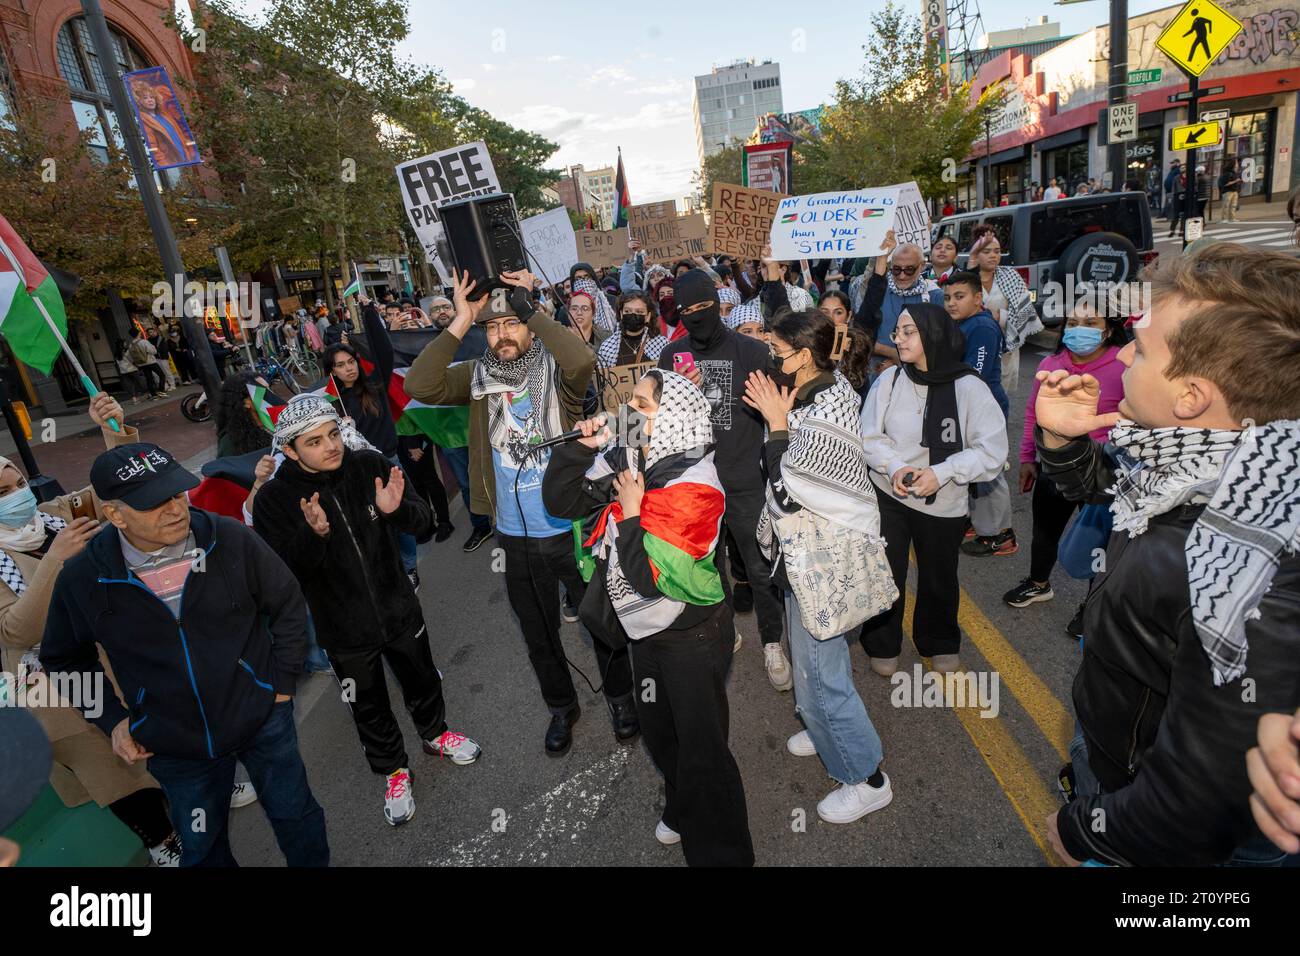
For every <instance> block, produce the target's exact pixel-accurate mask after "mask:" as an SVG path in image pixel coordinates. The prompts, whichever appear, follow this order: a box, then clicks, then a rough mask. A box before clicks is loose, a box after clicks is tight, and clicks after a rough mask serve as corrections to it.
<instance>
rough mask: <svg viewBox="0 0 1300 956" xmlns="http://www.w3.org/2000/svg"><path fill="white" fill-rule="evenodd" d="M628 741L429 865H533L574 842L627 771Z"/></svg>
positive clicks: (543, 861) (505, 808) (629, 749)
mask: <svg viewBox="0 0 1300 956" xmlns="http://www.w3.org/2000/svg"><path fill="white" fill-rule="evenodd" d="M631 753H632V748H631V747H619V748H618V749H617V750H615V751H614V752H613V753H611V754H610V755H609V756H607V757H605V758H604V759H603V760H600V761H598V762H597V763H596V764H594V765H593V766H591V767H588V768H587V769H586V770H583V771H581V772H579V773H576V774H574V775H573V776H572V777H570V778H569V779H568V780H566V781H564V782H563V783H562V784H560V785H559V786H557V787H555V788H553V789H552V790H549V791H547V792H546V793H544V794H542V795H541V796H540V797H539V798H538V799H536V800H534V801H533V802H532V803H530V804H528V805H527V806H526V807H524V808H523V809H522V810H514V811H512V810H511V809H510V808H509V807H502V809H503V810H505V812H506V825H505V830H504V831H503V832H496V831H494V830H493V829H492V826H491V823H489V825H488V829H487V832H485V833H482V834H480V835H478V836H476V837H471V838H470V839H468V840H464V841H462V842H461V843H458V844H457V845H456V846H454V847H452V848H451V849H450V850H448V851H447V853H446V854H445V855H444V856H443V857H442V858H441V859H439V860H431V861H430V863H429V865H430V866H489V865H492V866H502V865H504V866H533V865H537V864H541V863H545V862H547V857H548V856H549V855H550V852H551V850H553V849H555V848H558V847H567V846H572V845H573V844H574V843H576V842H577V840H578V837H579V835H580V834H581V833H582V832H583V831H584V830H586V829H587V827H589V826H590V825H591V823H592V821H594V820H595V819H596V814H597V813H598V812H599V811H600V808H601V805H602V804H603V803H604V802H605V799H606V798H607V797H608V796H609V794H610V792H611V791H612V790H613V788H614V785H615V784H616V783H618V781H619V780H620V779H622V777H623V775H624V774H625V773H626V772H627V762H628V757H629V755H630V754H631Z"/></svg>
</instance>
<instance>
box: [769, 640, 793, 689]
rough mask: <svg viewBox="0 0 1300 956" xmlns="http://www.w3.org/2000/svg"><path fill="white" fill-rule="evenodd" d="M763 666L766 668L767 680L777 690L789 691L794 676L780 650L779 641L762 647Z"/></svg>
mask: <svg viewBox="0 0 1300 956" xmlns="http://www.w3.org/2000/svg"><path fill="white" fill-rule="evenodd" d="M763 666H764V667H766V668H767V679H768V680H770V681H771V682H772V686H773V687H775V688H776V689H777V690H789V689H790V688H791V687H793V686H794V674H793V673H792V672H791V670H790V662H789V661H788V660H786V658H785V651H783V650H781V642H780V641H776V642H774V643H772V644H764V645H763Z"/></svg>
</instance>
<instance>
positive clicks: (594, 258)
mask: <svg viewBox="0 0 1300 956" xmlns="http://www.w3.org/2000/svg"><path fill="white" fill-rule="evenodd" d="M575 235H576V236H577V237H578V261H579V262H585V263H587V264H588V265H590V266H592V267H593V268H596V269H602V268H610V267H612V266H617V265H621V264H622V263H623V261H624V260H625V259H627V227H626V226H624V227H623V228H622V229H579V230H578V231H577V232H576V233H575Z"/></svg>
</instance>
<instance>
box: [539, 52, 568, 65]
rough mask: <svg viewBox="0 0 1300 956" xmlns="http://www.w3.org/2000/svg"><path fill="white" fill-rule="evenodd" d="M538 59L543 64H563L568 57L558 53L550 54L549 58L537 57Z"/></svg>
mask: <svg viewBox="0 0 1300 956" xmlns="http://www.w3.org/2000/svg"><path fill="white" fill-rule="evenodd" d="M538 59H539V60H541V61H542V62H543V63H563V62H564V61H565V60H567V59H568V57H567V56H563V55H561V54H559V53H552V54H551V55H550V56H539V57H538Z"/></svg>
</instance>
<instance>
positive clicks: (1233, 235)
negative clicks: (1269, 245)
mask: <svg viewBox="0 0 1300 956" xmlns="http://www.w3.org/2000/svg"><path fill="white" fill-rule="evenodd" d="M1289 232H1290V230H1289V229H1276V228H1271V229H1247V230H1246V231H1244V232H1220V231H1219V230H1217V229H1215V230H1213V231H1212V232H1207V233H1206V236H1208V237H1209V238H1211V239H1226V240H1228V241H1229V242H1241V241H1242V240H1244V239H1254V241H1256V242H1258V241H1259V240H1260V239H1262V238H1265V237H1267V238H1270V239H1277V238H1280V237H1281V236H1285V235H1287V234H1288V233H1289Z"/></svg>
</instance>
